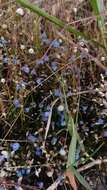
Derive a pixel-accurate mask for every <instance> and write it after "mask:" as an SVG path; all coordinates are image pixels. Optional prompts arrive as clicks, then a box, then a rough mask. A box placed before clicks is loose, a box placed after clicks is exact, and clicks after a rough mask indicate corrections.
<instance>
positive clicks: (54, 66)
mask: <svg viewBox="0 0 107 190" xmlns="http://www.w3.org/2000/svg"><path fill="white" fill-rule="evenodd" d="M51 68H52V70H53V71H56V70H57V68H58V66H57V62H52V63H51Z"/></svg>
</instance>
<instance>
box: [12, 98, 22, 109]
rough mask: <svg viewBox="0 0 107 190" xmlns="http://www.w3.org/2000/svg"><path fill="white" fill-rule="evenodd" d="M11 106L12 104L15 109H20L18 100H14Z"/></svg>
mask: <svg viewBox="0 0 107 190" xmlns="http://www.w3.org/2000/svg"><path fill="white" fill-rule="evenodd" d="M13 104H14V106H15V107H16V108H20V106H21V105H20V102H19V100H18V99H15V100H14V101H13Z"/></svg>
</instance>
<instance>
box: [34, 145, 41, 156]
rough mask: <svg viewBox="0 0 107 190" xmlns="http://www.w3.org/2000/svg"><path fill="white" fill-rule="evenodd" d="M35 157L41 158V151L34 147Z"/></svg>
mask: <svg viewBox="0 0 107 190" xmlns="http://www.w3.org/2000/svg"><path fill="white" fill-rule="evenodd" d="M35 155H36V156H38V157H40V156H42V149H41V148H40V147H36V150H35Z"/></svg>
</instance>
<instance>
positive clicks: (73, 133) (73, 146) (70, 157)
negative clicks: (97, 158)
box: [67, 116, 77, 168]
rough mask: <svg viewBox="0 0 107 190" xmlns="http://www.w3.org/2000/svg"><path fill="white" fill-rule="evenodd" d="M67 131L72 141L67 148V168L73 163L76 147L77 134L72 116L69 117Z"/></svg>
mask: <svg viewBox="0 0 107 190" xmlns="http://www.w3.org/2000/svg"><path fill="white" fill-rule="evenodd" d="M68 130H69V133H70V135H71V136H72V139H71V143H70V146H69V152H68V161H67V168H68V167H69V166H70V165H73V164H74V163H75V155H76V146H77V132H76V129H75V124H74V121H73V118H72V116H69V121H68Z"/></svg>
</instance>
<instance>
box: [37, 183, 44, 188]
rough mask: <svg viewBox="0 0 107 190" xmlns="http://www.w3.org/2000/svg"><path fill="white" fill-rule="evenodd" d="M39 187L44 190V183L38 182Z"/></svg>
mask: <svg viewBox="0 0 107 190" xmlns="http://www.w3.org/2000/svg"><path fill="white" fill-rule="evenodd" d="M37 186H38V188H40V189H42V188H43V186H44V183H43V181H38V182H37Z"/></svg>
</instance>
